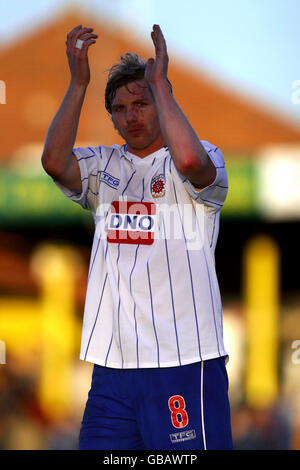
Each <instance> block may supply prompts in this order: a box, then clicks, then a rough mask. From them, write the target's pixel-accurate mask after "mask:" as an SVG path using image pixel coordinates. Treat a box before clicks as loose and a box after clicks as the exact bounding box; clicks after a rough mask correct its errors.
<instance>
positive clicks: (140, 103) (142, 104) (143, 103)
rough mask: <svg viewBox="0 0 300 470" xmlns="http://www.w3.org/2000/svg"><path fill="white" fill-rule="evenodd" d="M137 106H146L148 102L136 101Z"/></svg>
mask: <svg viewBox="0 0 300 470" xmlns="http://www.w3.org/2000/svg"><path fill="white" fill-rule="evenodd" d="M136 106H137V107H138V108H143V107H144V106H147V103H145V102H144V101H138V103H136Z"/></svg>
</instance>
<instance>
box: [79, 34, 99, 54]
mask: <svg viewBox="0 0 300 470" xmlns="http://www.w3.org/2000/svg"><path fill="white" fill-rule="evenodd" d="M97 38H98V35H97V34H92V33H90V34H85V35H83V36H80V38H79V40H81V41H83V44H81V47H77V46H76V44H75V48H74V53H75V55H77V54H79V55H80V54H81V51H82V50H83V51H85V50H86V47H85V46H86V45H87V46H89V45H90V44H92V43H94V42H96V39H97ZM91 40H92V41H93V42H90V41H91ZM77 41H78V39H77ZM77 41H76V43H77Z"/></svg>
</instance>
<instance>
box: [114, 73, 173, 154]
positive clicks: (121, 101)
mask: <svg viewBox="0 0 300 470" xmlns="http://www.w3.org/2000/svg"><path fill="white" fill-rule="evenodd" d="M112 121H113V123H114V126H115V128H116V130H117V131H118V132H119V134H120V135H121V137H123V139H124V140H125V141H126V143H127V146H128V150H129V152H132V153H135V154H136V155H138V156H140V157H142V158H143V157H145V156H146V155H149V154H150V153H153V152H155V151H156V150H158V149H160V148H161V147H163V145H164V139H163V137H162V133H161V130H160V125H159V120H158V115H157V110H156V106H155V103H154V99H153V96H152V94H151V92H150V90H149V88H148V86H147V82H146V81H145V80H144V79H143V80H138V81H136V82H132V83H128V84H127V86H122V87H120V88H118V89H117V91H116V94H115V97H114V99H113V102H112Z"/></svg>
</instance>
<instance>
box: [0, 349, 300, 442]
mask: <svg viewBox="0 0 300 470" xmlns="http://www.w3.org/2000/svg"><path fill="white" fill-rule="evenodd" d="M74 364H75V367H76V364H78V367H82V361H77V362H75V363H74ZM37 372H38V371H37V370H36V368H35V367H34V366H33V367H25V368H24V367H21V366H18V363H17V361H14V360H11V358H7V363H6V364H4V365H1V366H0V450H75V449H77V445H78V435H79V429H80V421H81V417H82V412H83V406H84V403H83V401H82V403H81V404H80V405H78V404H77V405H74V413H72V414H71V415H69V416H66V417H65V418H64V419H61V420H59V421H57V420H51V419H49V417H46V416H45V415H44V413H43V411H42V410H41V407H40V405H39V399H38V396H37V390H38V384H37V379H38V373H37ZM88 380H89V378H88V377H87V382H88ZM49 386H51V385H49ZM232 431H233V440H234V447H235V449H236V450H296V449H300V409H299V412H295V409H294V408H291V407H290V405H289V403H288V402H285V401H284V400H280V401H279V402H278V403H276V404H274V405H273V406H272V407H271V408H269V409H259V410H255V409H251V408H250V407H249V406H247V405H246V404H239V405H236V404H235V405H234V406H232Z"/></svg>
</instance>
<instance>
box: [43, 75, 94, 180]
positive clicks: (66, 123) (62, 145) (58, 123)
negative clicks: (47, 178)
mask: <svg viewBox="0 0 300 470" xmlns="http://www.w3.org/2000/svg"><path fill="white" fill-rule="evenodd" d="M85 92H86V86H82V85H80V86H79V85H75V84H73V83H72V81H71V82H70V85H69V88H68V90H67V93H66V95H65V97H64V100H63V102H62V104H61V106H60V108H59V109H58V111H57V113H56V115H55V117H54V119H53V121H52V123H51V125H50V127H49V130H48V133H47V137H46V140H45V146H44V151H43V155H42V164H43V167H44V169H45V170H46V171H47V172H48V173H50V174H52V175H53V176H55V175H56V174H60V173H62V172H63V171H64V169H65V168H66V166H67V165H68V162H69V159H70V157H71V155H72V149H73V146H74V143H75V139H76V134H77V128H78V122H79V117H80V112H81V108H82V105H83V101H84V97H85Z"/></svg>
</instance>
